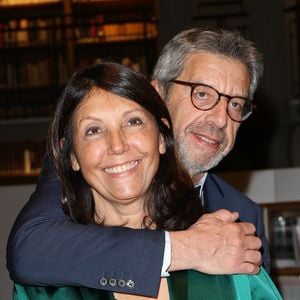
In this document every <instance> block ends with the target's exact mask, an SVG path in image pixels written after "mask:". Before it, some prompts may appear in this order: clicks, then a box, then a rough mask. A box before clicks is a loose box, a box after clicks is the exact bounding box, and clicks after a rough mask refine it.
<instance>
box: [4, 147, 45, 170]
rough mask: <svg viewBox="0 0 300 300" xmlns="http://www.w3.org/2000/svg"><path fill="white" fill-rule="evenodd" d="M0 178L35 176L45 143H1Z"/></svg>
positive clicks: (40, 163)
mask: <svg viewBox="0 0 300 300" xmlns="http://www.w3.org/2000/svg"><path fill="white" fill-rule="evenodd" d="M0 145H1V150H0V176H4V175H14V174H15V175H23V174H24V175H30V174H37V173H38V172H39V171H40V169H41V165H42V162H43V158H44V155H45V141H27V142H1V143H0Z"/></svg>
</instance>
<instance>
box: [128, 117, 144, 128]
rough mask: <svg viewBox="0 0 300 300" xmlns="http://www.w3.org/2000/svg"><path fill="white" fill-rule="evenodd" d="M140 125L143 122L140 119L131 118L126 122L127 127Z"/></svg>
mask: <svg viewBox="0 0 300 300" xmlns="http://www.w3.org/2000/svg"><path fill="white" fill-rule="evenodd" d="M141 124H143V122H142V120H141V119H140V118H132V119H130V120H129V121H128V125H130V126H135V125H141Z"/></svg>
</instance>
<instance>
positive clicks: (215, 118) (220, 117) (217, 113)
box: [207, 96, 228, 128]
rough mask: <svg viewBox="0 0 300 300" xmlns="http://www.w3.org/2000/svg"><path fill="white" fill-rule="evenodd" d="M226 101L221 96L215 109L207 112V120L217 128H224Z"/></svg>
mask: <svg viewBox="0 0 300 300" xmlns="http://www.w3.org/2000/svg"><path fill="white" fill-rule="evenodd" d="M227 107H228V99H227V98H226V97H224V96H221V99H220V101H219V102H218V103H217V105H216V106H215V107H213V108H212V109H211V110H209V111H208V112H209V115H208V117H207V120H208V121H210V122H212V123H214V124H215V125H216V126H217V127H218V128H224V127H225V126H226V125H227V122H228V113H227Z"/></svg>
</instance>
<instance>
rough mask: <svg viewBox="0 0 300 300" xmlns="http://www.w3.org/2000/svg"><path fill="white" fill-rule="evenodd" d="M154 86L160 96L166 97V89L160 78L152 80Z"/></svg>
mask: <svg viewBox="0 0 300 300" xmlns="http://www.w3.org/2000/svg"><path fill="white" fill-rule="evenodd" d="M151 84H152V86H153V87H154V88H155V89H156V91H157V92H158V94H159V96H160V97H161V98H162V99H164V96H165V95H164V89H163V87H162V85H161V83H160V82H159V81H158V80H152V81H151Z"/></svg>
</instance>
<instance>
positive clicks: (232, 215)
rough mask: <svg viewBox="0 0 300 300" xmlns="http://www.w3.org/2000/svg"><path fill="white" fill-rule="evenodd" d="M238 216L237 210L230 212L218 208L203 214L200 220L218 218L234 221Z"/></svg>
mask: <svg viewBox="0 0 300 300" xmlns="http://www.w3.org/2000/svg"><path fill="white" fill-rule="evenodd" d="M238 218H239V213H238V212H231V211H229V210H226V209H220V210H218V211H216V212H213V213H209V214H204V215H203V216H202V217H201V218H200V220H201V219H202V220H203V219H219V220H220V221H223V222H235V221H236V220H237V219H238Z"/></svg>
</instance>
